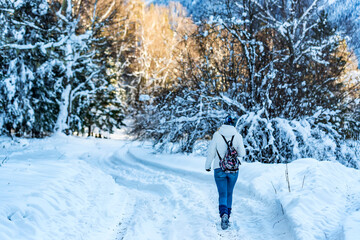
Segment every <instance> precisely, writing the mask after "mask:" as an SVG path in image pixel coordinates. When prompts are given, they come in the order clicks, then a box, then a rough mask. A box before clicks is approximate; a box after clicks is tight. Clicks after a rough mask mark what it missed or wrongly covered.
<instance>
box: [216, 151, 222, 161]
mask: <svg viewBox="0 0 360 240" xmlns="http://www.w3.org/2000/svg"><path fill="white" fill-rule="evenodd" d="M216 153H217V155H218V157H219V160H220V161H221V160H222V159H221V157H220V154H219V152H218V150H217V149H216Z"/></svg>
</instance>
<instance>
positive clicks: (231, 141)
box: [221, 134, 235, 147]
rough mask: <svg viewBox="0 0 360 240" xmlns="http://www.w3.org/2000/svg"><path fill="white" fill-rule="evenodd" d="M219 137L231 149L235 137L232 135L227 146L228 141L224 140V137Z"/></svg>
mask: <svg viewBox="0 0 360 240" xmlns="http://www.w3.org/2000/svg"><path fill="white" fill-rule="evenodd" d="M221 136H222V138H223V139H224V141H225V143H226V145H227V146H228V147H232V143H233V140H234V136H235V135H232V137H231V140H230V145H229V143H228V141H227V140H226V138H225V137H224V135H222V134H221Z"/></svg>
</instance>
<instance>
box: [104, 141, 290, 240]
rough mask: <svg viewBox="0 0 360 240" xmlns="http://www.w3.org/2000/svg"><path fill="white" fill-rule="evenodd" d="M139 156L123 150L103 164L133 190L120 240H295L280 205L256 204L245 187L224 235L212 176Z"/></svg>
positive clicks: (238, 188)
mask: <svg viewBox="0 0 360 240" xmlns="http://www.w3.org/2000/svg"><path fill="white" fill-rule="evenodd" d="M136 152H138V151H136V149H134V150H132V151H131V149H130V150H129V149H128V148H126V147H124V148H123V149H121V150H119V151H117V152H115V153H114V154H112V155H111V156H109V155H107V156H106V157H104V158H102V159H100V160H99V162H98V164H99V166H102V168H103V170H104V171H106V172H107V173H109V174H111V175H112V176H113V178H114V179H115V181H116V183H117V184H119V185H121V186H122V187H124V188H126V189H128V191H127V193H128V195H129V197H128V198H127V199H126V200H125V201H127V203H126V208H125V209H124V212H123V213H122V216H120V219H119V222H120V227H119V233H118V236H117V239H134V236H136V239H199V240H200V239H244V240H246V239H249V240H253V239H257V240H261V239H267V240H269V239H277V240H282V239H284V240H291V239H293V237H292V235H291V231H290V229H289V227H288V225H287V221H286V219H285V218H284V215H283V213H282V210H281V207H280V205H277V204H276V203H275V202H274V203H273V204H270V205H269V203H268V202H264V201H262V200H261V199H258V198H256V196H254V195H251V194H250V193H249V191H247V189H246V188H245V187H242V184H241V182H239V183H238V184H237V185H236V188H235V193H234V205H233V214H232V216H231V219H230V224H231V226H230V228H229V229H228V230H226V231H223V230H222V229H221V228H220V224H219V220H220V219H219V217H218V210H217V208H218V205H217V190H216V186H215V183H214V180H213V176H212V174H207V173H205V171H204V172H203V173H202V172H197V171H194V172H191V171H187V170H184V169H180V168H176V167H171V166H167V165H162V164H159V163H157V162H154V161H151V159H146V157H144V156H141V157H138V156H136ZM197 170H198V171H199V170H200V169H197Z"/></svg>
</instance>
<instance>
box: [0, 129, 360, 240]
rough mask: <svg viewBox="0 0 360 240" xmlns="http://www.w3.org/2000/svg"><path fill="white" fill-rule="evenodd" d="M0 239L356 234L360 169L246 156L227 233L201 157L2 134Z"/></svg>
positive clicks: (346, 237) (284, 239)
mask: <svg viewBox="0 0 360 240" xmlns="http://www.w3.org/2000/svg"><path fill="white" fill-rule="evenodd" d="M1 159H3V160H2V161H1V165H0V189H1V191H0V239H1V240H3V239H4V240H13V239H17V240H47V239H54V240H63V239H69V240H99V239H104V240H121V239H125V240H126V239H128V240H129V239H131V240H132V239H151V240H153V239H156V240H161V239H164V240H169V239H170V240H171V239H182V240H183V239H185V240H187V239H189V240H193V239H199V240H201V239H206V240H208V239H233V240H235V239H236V240H237V239H241V240H246V239H247V240H261V239H266V240H292V239H296V240H308V239H319V240H357V239H359V236H360V230H359V226H360V207H359V206H360V184H359V183H360V174H359V170H355V169H350V168H346V167H344V166H343V165H341V164H339V163H337V162H330V161H328V162H319V161H317V160H315V159H299V160H296V161H294V162H292V163H290V164H288V166H287V167H288V169H289V182H290V183H291V192H289V191H288V185H287V181H286V179H285V175H284V170H285V168H286V165H285V164H261V163H243V165H242V166H241V168H240V172H239V179H238V182H237V184H236V187H235V190H234V200H233V212H232V216H231V219H230V223H231V226H230V228H229V229H228V230H226V231H223V230H222V229H221V228H220V224H219V221H220V219H219V216H218V203H217V201H218V194H217V189H216V186H215V183H214V179H213V172H211V173H207V172H205V171H204V161H205V158H204V157H202V156H197V155H184V154H171V155H169V154H159V153H156V154H154V153H153V150H152V148H151V145H150V144H146V143H142V142H131V141H126V140H121V141H119V140H108V139H92V138H87V139H84V138H75V137H65V136H59V137H52V138H47V139H30V140H28V139H19V140H16V141H10V139H8V138H2V139H1V138H0V160H1Z"/></svg>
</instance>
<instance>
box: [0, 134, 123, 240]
mask: <svg viewBox="0 0 360 240" xmlns="http://www.w3.org/2000/svg"><path fill="white" fill-rule="evenodd" d="M65 139H66V138H64V139H61V138H60V139H50V140H36V141H35V140H34V141H31V140H20V141H19V142H18V143H16V144H13V143H11V142H10V140H9V139H4V138H2V139H0V155H2V156H5V155H6V156H7V161H6V162H4V163H3V164H2V166H0V189H1V193H0V239H2V240H7V239H9V240H13V239H17V240H21V239H27V240H30V239H36V240H39V239H86V240H88V239H115V236H116V234H117V232H116V227H117V225H118V224H119V222H118V220H119V213H120V211H121V209H122V208H123V204H125V203H126V200H127V194H126V192H124V191H122V189H121V187H120V186H118V185H117V184H116V183H115V182H114V180H113V179H112V178H111V177H110V176H109V175H106V174H105V173H103V172H102V171H101V170H99V169H97V168H95V167H93V166H91V165H90V164H88V163H86V162H85V161H82V160H79V159H78V158H76V157H74V156H73V155H74V152H72V153H71V154H70V155H71V157H69V156H68V155H67V154H66V152H63V151H62V150H59V147H61V146H64V145H65V144H66V143H67V141H68V140H65ZM71 145H73V147H74V148H78V149H82V150H83V151H84V148H85V146H84V145H81V144H80V142H71V141H70V142H68V143H67V144H66V146H67V147H68V148H69V146H71ZM64 147H65V146H64ZM79 152H80V151H79Z"/></svg>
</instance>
